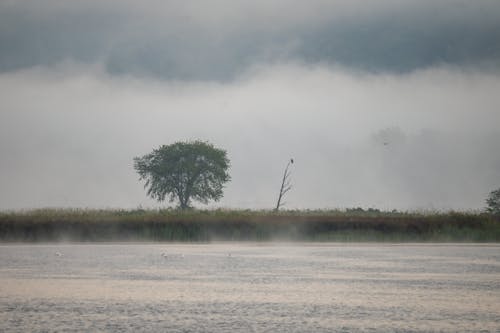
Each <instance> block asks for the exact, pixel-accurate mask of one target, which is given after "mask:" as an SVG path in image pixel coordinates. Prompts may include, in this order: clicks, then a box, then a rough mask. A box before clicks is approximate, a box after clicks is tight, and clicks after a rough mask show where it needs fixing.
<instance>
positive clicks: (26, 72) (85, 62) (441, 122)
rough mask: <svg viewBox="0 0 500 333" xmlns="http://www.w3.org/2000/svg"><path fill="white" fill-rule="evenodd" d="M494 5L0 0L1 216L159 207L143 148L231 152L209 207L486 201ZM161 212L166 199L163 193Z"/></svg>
mask: <svg viewBox="0 0 500 333" xmlns="http://www.w3.org/2000/svg"><path fill="white" fill-rule="evenodd" d="M499 92H500V2H499V1H497V0H476V1H465V0H463V1H462V0H433V1H430V0H429V1H426V0H381V1H376V2H375V1H360V0H359V1H352V0H350V1H335V0H329V1H326V0H325V1H322V0H312V1H284V0H281V1H264V0H262V1H260V0H257V1H255V0H254V1H235V0H232V1H230V0H217V1H190V2H186V1H160V0H158V1H155V0H148V1H141V2H137V1H120V2H116V1H110V0H108V1H106V0H104V1H103V0H99V1H97V0H95V1H94V0H86V1H83V0H78V1H62V0H57V1H56V0H12V1H8V0H0V209H1V210H9V209H21V208H36V207H93V208H106V207H112V208H134V207H138V206H139V205H142V206H144V207H157V206H158V204H157V203H155V202H154V201H153V200H151V199H149V198H147V197H146V194H145V191H144V189H143V187H142V184H141V183H140V182H139V180H138V175H137V174H136V173H135V172H134V170H133V158H134V157H135V156H141V155H144V154H146V153H148V152H150V151H151V150H152V149H153V148H157V147H158V146H160V145H162V144H169V143H173V142H175V141H178V140H189V139H201V140H208V141H210V142H212V143H214V144H215V145H216V146H218V147H220V148H223V149H226V150H227V151H228V155H229V158H230V160H231V169H230V174H231V176H232V181H231V182H230V183H229V184H228V185H227V188H226V190H225V196H224V198H223V199H222V200H221V201H220V202H218V203H216V204H212V205H211V207H230V208H272V207H273V206H274V205H275V201H276V199H277V195H278V193H277V192H278V190H279V185H280V178H281V176H282V172H283V169H284V167H285V166H286V163H287V161H288V160H289V158H291V157H293V158H294V159H295V161H296V163H295V164H294V165H293V169H292V183H293V186H294V187H293V189H292V190H291V191H290V192H289V193H288V195H287V197H286V202H287V205H286V206H285V207H287V208H347V207H355V206H361V207H364V208H367V207H378V208H381V209H393V208H395V209H404V210H406V209H409V210H415V209H425V210H429V209H439V210H448V209H460V210H468V209H474V210H476V209H481V208H483V207H484V205H485V204H484V200H485V198H486V196H487V195H488V193H489V192H490V191H492V190H494V189H497V188H498V187H500V153H499V148H498V146H499V144H500V127H499V124H500V93H499ZM160 205H165V203H163V204H160Z"/></svg>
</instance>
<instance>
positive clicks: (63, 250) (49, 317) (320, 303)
mask: <svg viewBox="0 0 500 333" xmlns="http://www.w3.org/2000/svg"><path fill="white" fill-rule="evenodd" d="M498 250H499V248H498V246H496V245H472V244H471V245H464V244H462V245H455V244H449V245H438V244H425V245H423V244H422V245H419V244H407V245H376V244H364V245H360V244H344V245H342V244H302V243H298V244H294V245H286V244H259V245H253V244H249V243H246V244H238V243H225V244H205V245H201V244H200V245H181V244H127V245H125V244H99V245H97V244H81V245H75V244H73V245H68V244H66V245H65V244H51V245H2V246H0V261H1V262H2V266H1V268H0V330H6V331H12V332H15V331H26V330H28V331H45V330H54V329H56V330H69V331H71V330H76V331H85V330H88V331H101V330H106V331H123V330H125V331H169V332H177V331H179V332H180V331H203V332H249V331H250V332H252V331H255V332H266V331H273V332H305V331H314V332H344V331H348V332H401V331H412V332H456V331H460V332H478V331H488V332H493V331H497V330H499V329H500V311H499V308H498V303H499V301H500V292H499V290H500V280H499V278H498V276H499V273H500V256H499V251H498Z"/></svg>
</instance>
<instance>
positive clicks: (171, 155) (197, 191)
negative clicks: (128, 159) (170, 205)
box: [134, 140, 230, 209]
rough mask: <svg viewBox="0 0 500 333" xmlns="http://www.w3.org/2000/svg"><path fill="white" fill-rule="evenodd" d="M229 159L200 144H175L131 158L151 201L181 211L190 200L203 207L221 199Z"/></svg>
mask: <svg viewBox="0 0 500 333" xmlns="http://www.w3.org/2000/svg"><path fill="white" fill-rule="evenodd" d="M228 168H229V159H228V158H227V153H226V151H225V150H222V149H218V148H215V147H214V146H213V145H212V144H210V143H208V142H203V141H199V140H196V141H186V142H176V143H173V144H170V145H163V146H161V147H159V148H158V149H154V150H153V152H151V153H150V154H147V155H144V156H142V157H136V158H134V169H135V170H136V171H137V172H138V173H139V175H140V180H145V181H146V183H145V185H144V188H146V189H147V194H148V195H149V196H151V197H152V198H153V199H156V200H158V201H163V200H165V198H167V197H168V199H169V201H170V202H174V201H178V203H179V207H180V208H181V209H186V208H189V207H190V204H191V200H195V201H199V202H202V203H204V204H206V203H208V201H209V200H214V201H218V200H219V199H220V198H222V195H223V188H224V184H225V183H226V182H228V181H229V180H230V176H229V174H228V173H227V169H228Z"/></svg>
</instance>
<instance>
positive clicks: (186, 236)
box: [0, 208, 500, 242]
mask: <svg viewBox="0 0 500 333" xmlns="http://www.w3.org/2000/svg"><path fill="white" fill-rule="evenodd" d="M280 240H283V241H342V242H344V241H345V242H349V241H356V242H359V241H377V242H378V241H382V242H405V241H411V242H417V241H418V242H498V241H500V221H499V220H498V219H497V218H494V217H493V216H491V215H488V214H484V213H472V212H396V211H392V212H380V211H378V210H375V209H371V210H362V209H359V208H358V209H348V210H289V211H279V212H274V211H267V210H261V211H256V210H223V209H219V210H188V211H179V210H174V209H164V210H143V209H136V210H120V209H107V210H93V209H37V210H27V211H14V212H0V241H4V242H37V241H43V242H52V241H92V242H96V241H97V242H99V241H102V242H107V241H183V242H209V241H280Z"/></svg>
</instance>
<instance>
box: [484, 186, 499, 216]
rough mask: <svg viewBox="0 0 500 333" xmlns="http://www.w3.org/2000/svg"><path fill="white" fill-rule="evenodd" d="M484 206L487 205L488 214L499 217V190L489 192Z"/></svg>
mask: <svg viewBox="0 0 500 333" xmlns="http://www.w3.org/2000/svg"><path fill="white" fill-rule="evenodd" d="M486 204H487V205H488V207H487V208H486V210H487V211H488V212H489V213H491V214H493V215H496V216H500V188H499V189H497V190H495V191H491V192H490V195H489V196H488V199H486Z"/></svg>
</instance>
